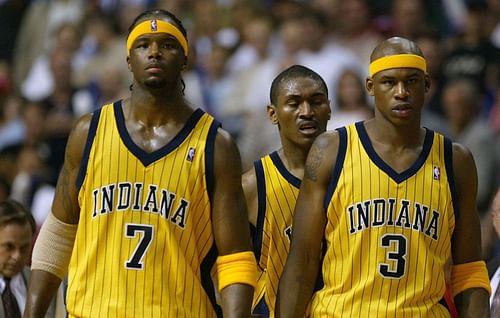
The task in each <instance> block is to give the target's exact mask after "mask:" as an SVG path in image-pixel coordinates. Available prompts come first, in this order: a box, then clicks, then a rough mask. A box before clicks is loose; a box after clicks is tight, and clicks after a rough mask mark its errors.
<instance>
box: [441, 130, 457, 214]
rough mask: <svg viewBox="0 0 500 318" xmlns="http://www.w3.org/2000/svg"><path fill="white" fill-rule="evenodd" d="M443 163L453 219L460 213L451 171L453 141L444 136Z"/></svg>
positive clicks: (453, 176)
mask: <svg viewBox="0 0 500 318" xmlns="http://www.w3.org/2000/svg"><path fill="white" fill-rule="evenodd" d="M444 165H445V168H446V175H447V176H448V185H449V187H450V192H451V200H452V202H453V213H454V214H455V219H457V218H458V216H459V215H460V209H459V208H458V199H457V198H458V195H457V188H456V185H455V175H454V173H453V143H452V141H451V140H450V139H448V138H446V137H445V138H444Z"/></svg>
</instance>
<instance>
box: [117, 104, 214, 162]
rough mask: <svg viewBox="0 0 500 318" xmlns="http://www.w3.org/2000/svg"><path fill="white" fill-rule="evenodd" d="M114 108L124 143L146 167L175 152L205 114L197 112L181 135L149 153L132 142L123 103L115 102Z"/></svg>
mask: <svg viewBox="0 0 500 318" xmlns="http://www.w3.org/2000/svg"><path fill="white" fill-rule="evenodd" d="M113 108H114V112H115V119H116V125H117V127H118V132H119V133H120V136H121V138H122V140H123V142H124V143H125V146H126V147H127V148H128V150H129V151H130V152H131V153H133V154H134V156H136V157H137V159H139V160H140V161H141V162H142V164H143V165H144V166H145V167H147V166H148V165H150V164H151V163H153V162H155V161H156V160H158V159H160V158H162V157H164V156H166V155H167V154H169V153H170V152H172V151H173V150H175V149H176V148H177V147H178V146H179V145H180V144H181V143H182V142H183V141H184V140H185V139H186V137H187V136H188V135H189V133H190V132H191V131H192V130H193V128H194V127H195V126H196V124H197V123H198V121H199V120H200V118H201V116H203V114H204V113H205V112H204V111H202V110H201V109H197V110H195V111H194V112H193V113H192V114H191V116H190V117H189V119H188V120H187V121H186V124H185V125H184V127H182V129H181V130H180V131H179V133H178V134H177V135H176V136H175V137H174V138H173V139H172V140H171V141H170V142H168V143H167V144H166V145H165V146H163V147H161V148H160V149H158V150H155V151H153V152H151V153H148V152H146V151H144V150H143V149H142V148H140V147H139V146H137V145H136V144H135V142H134V141H133V140H132V137H130V134H129V133H128V131H127V127H126V126H125V117H124V115H123V108H122V102H121V101H118V102H115V103H114V105H113Z"/></svg>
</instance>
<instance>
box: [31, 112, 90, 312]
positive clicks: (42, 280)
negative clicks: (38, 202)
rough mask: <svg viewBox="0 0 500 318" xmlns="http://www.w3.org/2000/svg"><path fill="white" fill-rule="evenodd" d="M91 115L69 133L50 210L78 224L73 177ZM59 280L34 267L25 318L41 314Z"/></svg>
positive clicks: (57, 216) (63, 218)
mask: <svg viewBox="0 0 500 318" xmlns="http://www.w3.org/2000/svg"><path fill="white" fill-rule="evenodd" d="M90 119H91V116H90V115H87V116H85V117H82V119H80V120H79V121H78V123H77V124H76V126H75V128H74V129H73V131H72V133H71V134H70V137H69V140H68V144H67V146H66V153H65V158H64V166H63V168H62V170H61V173H60V175H59V179H58V180H57V186H56V193H55V197H54V201H53V203H52V213H53V214H54V216H55V217H56V218H57V219H59V220H60V221H62V222H64V223H68V224H77V223H78V218H79V213H80V208H79V206H78V198H77V189H76V178H77V175H78V171H79V168H80V162H81V159H82V155H83V149H84V146H85V142H86V139H87V135H88V129H89V124H90ZM60 283H61V280H60V279H59V278H58V277H57V276H55V275H53V274H51V273H48V272H46V271H42V270H33V272H32V273H31V276H30V282H29V288H28V297H27V298H28V299H27V303H26V310H25V313H24V317H25V318H34V317H44V315H45V313H46V311H47V308H48V306H49V304H50V302H51V300H52V298H53V297H54V296H55V294H56V292H57V288H58V287H59V285H60Z"/></svg>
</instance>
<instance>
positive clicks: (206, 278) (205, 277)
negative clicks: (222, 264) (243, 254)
mask: <svg viewBox="0 0 500 318" xmlns="http://www.w3.org/2000/svg"><path fill="white" fill-rule="evenodd" d="M217 256H219V252H218V251H217V247H216V246H215V243H214V244H213V245H212V247H211V248H210V250H209V251H208V254H207V256H205V258H204V259H203V261H202V262H201V265H200V274H201V285H202V286H203V289H204V290H205V292H206V293H207V295H208V299H210V303H212V306H213V307H214V310H215V313H216V314H217V317H222V308H220V306H219V305H217V300H216V298H215V287H214V282H213V281H212V276H211V275H210V270H211V269H212V267H213V266H214V264H215V261H216V260H217Z"/></svg>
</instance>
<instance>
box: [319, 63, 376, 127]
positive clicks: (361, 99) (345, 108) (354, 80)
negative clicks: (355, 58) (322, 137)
mask: <svg viewBox="0 0 500 318" xmlns="http://www.w3.org/2000/svg"><path fill="white" fill-rule="evenodd" d="M372 116H373V109H372V106H371V105H369V104H368V99H367V94H366V90H365V86H364V82H363V80H362V79H361V78H360V76H359V75H358V74H356V73H355V72H353V71H351V70H345V71H344V72H343V73H342V75H340V79H339V83H338V85H337V98H336V100H335V103H334V112H333V115H332V118H331V119H330V121H329V122H328V125H327V129H328V130H333V129H335V128H338V127H342V126H346V125H349V124H352V123H355V122H357V121H361V120H365V119H368V118H371V117H372Z"/></svg>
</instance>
